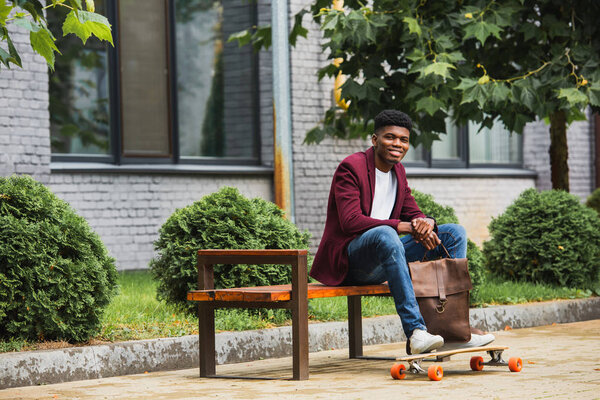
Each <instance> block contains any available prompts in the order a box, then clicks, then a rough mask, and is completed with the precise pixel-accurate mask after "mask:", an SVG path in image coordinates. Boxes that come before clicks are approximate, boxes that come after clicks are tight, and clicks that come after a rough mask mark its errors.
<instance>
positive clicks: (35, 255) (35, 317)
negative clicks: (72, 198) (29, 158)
mask: <svg viewBox="0 0 600 400" xmlns="http://www.w3.org/2000/svg"><path fill="white" fill-rule="evenodd" d="M116 280H117V273H116V270H115V266H114V263H113V260H112V259H111V258H110V257H109V256H108V253H107V251H106V248H105V247H104V245H103V244H102V242H101V241H100V238H99V237H98V235H96V234H95V233H94V232H93V231H92V230H91V229H90V227H89V225H88V224H87V222H86V221H85V220H84V219H83V218H82V217H80V216H78V215H77V214H75V212H74V211H73V209H71V207H70V206H69V205H68V204H67V203H65V202H64V201H62V200H60V199H58V198H57V197H56V196H55V195H54V194H53V193H51V192H50V191H49V190H48V189H47V188H46V187H45V186H44V185H42V184H40V183H38V182H36V181H35V180H33V179H32V178H30V177H16V176H13V177H10V178H0V337H2V338H4V339H10V338H13V339H16V338H22V339H29V340H38V339H50V340H67V341H76V342H80V341H85V340H87V339H89V338H90V337H91V336H93V335H95V334H96V333H98V332H99V330H100V322H101V316H102V312H103V310H104V308H105V307H106V305H108V303H109V301H110V299H111V297H112V296H113V295H114V292H115V289H116Z"/></svg>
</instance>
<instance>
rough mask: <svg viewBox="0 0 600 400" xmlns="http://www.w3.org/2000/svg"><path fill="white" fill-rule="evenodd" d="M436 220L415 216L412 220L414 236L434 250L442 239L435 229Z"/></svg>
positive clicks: (418, 241) (427, 247)
mask: <svg viewBox="0 0 600 400" xmlns="http://www.w3.org/2000/svg"><path fill="white" fill-rule="evenodd" d="M434 224H435V222H434V221H433V220H432V219H431V218H415V219H413V220H412V221H411V225H412V236H413V237H414V238H415V240H416V241H417V243H421V244H422V245H423V246H425V248H426V249H427V250H433V249H434V248H435V247H437V245H439V244H440V243H441V240H440V239H439V238H438V236H437V235H436V234H435V232H434V231H433V227H434Z"/></svg>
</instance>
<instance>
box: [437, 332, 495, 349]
mask: <svg viewBox="0 0 600 400" xmlns="http://www.w3.org/2000/svg"><path fill="white" fill-rule="evenodd" d="M495 339H496V338H495V337H494V335H492V334H491V333H488V334H486V335H477V334H475V333H472V334H471V340H469V341H468V342H449V343H446V344H444V345H443V346H442V347H441V348H440V349H439V351H446V350H458V349H469V348H472V347H482V346H485V345H488V344H490V343H492V342H493V341H494V340H495Z"/></svg>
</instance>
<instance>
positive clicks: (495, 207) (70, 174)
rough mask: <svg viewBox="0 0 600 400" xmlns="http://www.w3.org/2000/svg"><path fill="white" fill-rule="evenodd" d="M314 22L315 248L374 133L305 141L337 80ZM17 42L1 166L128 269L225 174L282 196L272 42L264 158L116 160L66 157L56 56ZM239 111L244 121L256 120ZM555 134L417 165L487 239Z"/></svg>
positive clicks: (415, 179)
mask: <svg viewBox="0 0 600 400" xmlns="http://www.w3.org/2000/svg"><path fill="white" fill-rule="evenodd" d="M240 2H241V3H243V1H242V0H240ZM246 3H247V2H246ZM269 4H270V2H269V1H267V0H259V1H258V5H257V9H256V14H255V18H256V21H257V22H258V23H265V22H269V20H270V6H269ZM307 4H309V1H308V0H289V5H290V10H289V11H290V17H293V15H294V14H295V13H296V12H297V11H298V10H299V9H301V8H302V7H304V6H306V5H307ZM224 15H227V14H226V13H224ZM307 25H308V26H310V30H309V36H308V39H307V40H304V39H301V40H299V42H298V44H297V46H296V47H294V48H291V49H290V65H291V77H290V79H291V91H292V93H291V102H292V131H293V163H294V182H295V185H294V193H295V219H296V223H297V225H298V226H299V227H300V228H301V229H308V230H309V231H310V233H311V234H312V248H313V249H314V248H315V247H316V246H317V245H318V242H319V239H320V235H321V233H322V229H323V226H324V221H325V209H326V204H327V198H328V194H329V187H330V183H331V177H332V175H333V172H334V170H335V168H336V167H337V165H338V163H339V162H340V161H341V160H342V159H343V158H344V157H346V156H347V155H349V154H351V153H353V152H355V151H360V150H364V149H366V148H367V147H368V146H369V143H368V142H365V141H362V140H354V141H342V140H338V139H326V140H325V141H323V142H322V143H321V144H319V145H310V146H309V145H306V144H303V141H304V136H305V134H306V132H307V131H308V130H309V129H311V128H313V127H314V126H315V125H316V124H318V123H319V120H320V119H321V118H322V116H323V114H324V111H325V110H326V109H327V108H328V107H329V106H330V104H331V102H332V87H333V84H332V82H331V81H329V80H327V79H324V80H323V81H321V82H318V81H317V78H316V71H317V70H318V69H319V68H320V67H322V66H323V65H325V64H326V62H327V61H326V57H325V55H324V54H323V52H322V50H321V45H320V44H321V39H320V36H319V31H318V28H317V27H316V26H315V25H314V24H313V25H311V24H307ZM242 28H243V27H240V29H242ZM15 42H16V45H17V46H18V48H19V50H20V52H21V55H22V59H23V67H24V68H23V69H19V68H13V69H11V70H7V69H4V68H3V69H2V70H0V173H1V174H2V175H3V176H8V175H11V174H30V175H33V176H34V177H35V178H36V179H37V180H39V181H41V182H43V183H44V184H47V185H48V186H49V187H50V188H51V190H52V191H53V192H54V193H56V194H57V195H58V196H59V197H60V198H62V199H64V200H66V201H67V202H69V203H70V204H71V205H72V207H73V208H75V209H76V210H77V212H78V213H80V214H81V215H82V216H83V217H85V218H86V219H87V220H88V221H89V223H90V225H91V226H92V227H93V228H94V229H95V230H96V232H98V234H99V235H100V236H101V237H102V239H103V241H104V243H105V244H106V246H107V247H108V249H109V251H110V252H111V254H112V255H113V256H114V257H115V258H116V260H117V266H118V268H119V269H139V268H146V267H147V265H148V262H149V260H150V259H151V258H152V256H153V245H152V242H153V241H154V240H155V239H156V238H157V235H158V229H159V228H160V226H161V225H162V223H164V221H165V220H166V219H167V217H168V216H169V215H170V214H171V213H172V212H173V211H174V210H175V209H176V208H178V207H184V206H186V205H188V204H190V203H192V202H193V201H195V200H197V199H199V198H200V197H202V196H203V195H205V194H208V193H211V192H214V191H216V190H218V189H219V188H220V187H222V186H226V185H227V186H235V187H238V188H239V189H240V191H241V192H242V193H244V194H245V195H247V196H250V197H256V196H258V197H262V198H265V199H267V200H273V198H274V197H273V118H272V116H273V106H272V93H271V91H272V82H271V79H270V78H271V72H272V65H271V54H270V52H269V51H261V52H260V53H259V54H257V55H256V56H255V57H256V64H255V66H256V73H257V76H258V79H257V82H256V88H257V89H256V90H257V91H258V94H257V96H256V99H258V103H257V105H256V104H254V105H253V107H254V110H255V112H256V113H258V114H257V115H256V116H255V119H254V121H255V123H256V124H257V126H258V133H257V135H258V136H257V137H258V139H257V140H258V144H259V155H258V158H257V161H256V162H255V163H253V164H252V163H251V164H248V163H238V162H236V161H235V160H233V161H232V162H229V163H223V162H220V161H219V162H215V163H214V164H211V163H210V160H209V161H206V159H203V160H202V162H200V163H194V162H191V163H185V162H183V161H181V160H178V161H177V162H173V163H156V162H147V163H144V162H131V163H127V162H121V163H114V162H96V161H93V160H92V159H91V158H90V160H86V159H85V158H84V157H83V158H82V157H77V158H74V159H68V158H61V157H55V155H56V154H54V153H52V150H51V140H50V139H51V134H50V124H51V123H50V118H51V115H50V112H49V101H50V100H49V93H48V90H49V89H48V82H49V76H48V72H47V68H46V64H45V62H44V61H43V59H42V58H41V57H39V56H36V55H34V54H33V53H32V51H31V48H30V47H29V44H28V35H26V34H24V33H18V34H17V35H16V36H15ZM230 45H233V44H230ZM117 47H118V45H117ZM59 57H60V56H59ZM230 62H233V63H234V61H230ZM230 89H233V88H230ZM228 90H229V89H228ZM225 92H226V93H227V90H226V91H225ZM231 96H232V95H231V94H230V97H231ZM234 107H238V108H239V107H241V106H240V105H237V106H234ZM244 115H246V116H248V114H244ZM589 119H590V120H591V118H589ZM230 122H232V121H230ZM233 122H236V123H240V124H241V125H240V126H247V125H248V124H250V123H252V122H248V121H243V120H237V121H233ZM592 131H593V126H592V123H591V122H587V121H581V122H576V123H574V124H572V125H571V126H570V127H569V131H568V140H569V154H570V158H569V167H570V179H571V191H572V192H573V193H575V194H577V195H578V196H580V197H581V198H582V199H584V198H585V197H586V196H587V195H589V193H590V192H591V191H592V190H593V188H594V182H595V176H594V170H593V165H594V161H595V157H596V155H595V154H594V153H593V148H594V135H593V132H592ZM238 144H239V143H238ZM250 145H251V144H248V143H245V144H243V146H250ZM548 146H549V134H548V127H547V126H545V125H544V123H543V122H538V123H534V124H529V125H528V126H527V127H526V129H525V133H524V135H523V140H522V163H521V165H520V167H519V168H514V167H511V168H499V167H498V166H490V168H455V169H448V168H445V169H440V168H428V167H411V166H408V167H407V173H408V179H409V184H410V185H411V187H413V188H415V189H418V190H420V191H423V192H426V193H430V194H432V195H433V196H434V197H435V199H436V200H437V201H438V202H440V203H442V204H446V205H450V206H452V207H454V208H455V210H456V212H457V215H458V217H459V219H460V221H461V223H462V224H463V225H465V227H466V228H467V232H468V234H469V236H470V237H471V238H472V239H473V240H475V241H476V242H477V243H481V242H482V241H483V240H485V238H486V237H487V224H488V223H489V221H490V219H491V218H492V217H494V216H496V215H498V214H499V213H501V212H502V211H503V210H504V208H506V206H508V205H509V204H510V203H511V202H512V201H513V200H514V199H515V198H516V197H517V196H518V195H519V193H521V192H522V191H523V190H524V189H526V188H530V187H537V188H538V189H540V190H546V189H549V188H550V186H551V185H550V172H549V156H548ZM51 156H52V157H51Z"/></svg>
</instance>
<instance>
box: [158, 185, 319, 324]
mask: <svg viewBox="0 0 600 400" xmlns="http://www.w3.org/2000/svg"><path fill="white" fill-rule="evenodd" d="M308 239H309V234H308V233H307V232H300V231H299V230H298V228H297V227H296V226H295V225H294V224H293V223H291V222H290V221H288V220H286V219H285V218H283V211H281V210H280V209H279V208H278V207H277V206H276V205H275V204H273V203H270V202H268V201H265V200H263V199H260V198H255V199H252V200H249V199H247V198H246V197H244V196H242V195H241V194H240V193H239V191H238V190H237V189H235V188H231V187H224V188H222V189H221V190H219V191H218V192H216V193H213V194H210V195H208V196H204V197H203V198H202V199H200V200H199V201H196V202H195V203H193V204H191V205H189V206H187V207H185V208H181V209H178V210H176V211H175V212H174V213H173V214H172V215H171V216H170V217H169V219H168V220H167V221H166V222H165V223H164V225H163V226H162V227H161V228H160V237H159V238H158V240H157V241H156V242H154V248H155V249H156V251H157V252H158V255H157V257H156V258H154V259H153V260H152V261H151V262H150V269H151V271H152V275H153V276H154V278H155V279H156V280H157V281H158V298H159V299H164V300H166V301H167V302H170V303H174V304H178V305H180V306H183V307H184V308H186V309H187V310H189V312H190V313H195V310H196V305H195V304H192V303H190V302H188V301H187V300H186V295H187V292H188V291H189V290H193V289H196V287H197V280H198V272H197V269H196V252H197V251H198V250H200V249H308ZM214 272H215V287H216V288H226V287H240V286H263V285H278V284H284V283H290V282H291V268H290V267H289V266H282V265H264V266H256V265H233V266H232V265H215V266H214Z"/></svg>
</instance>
